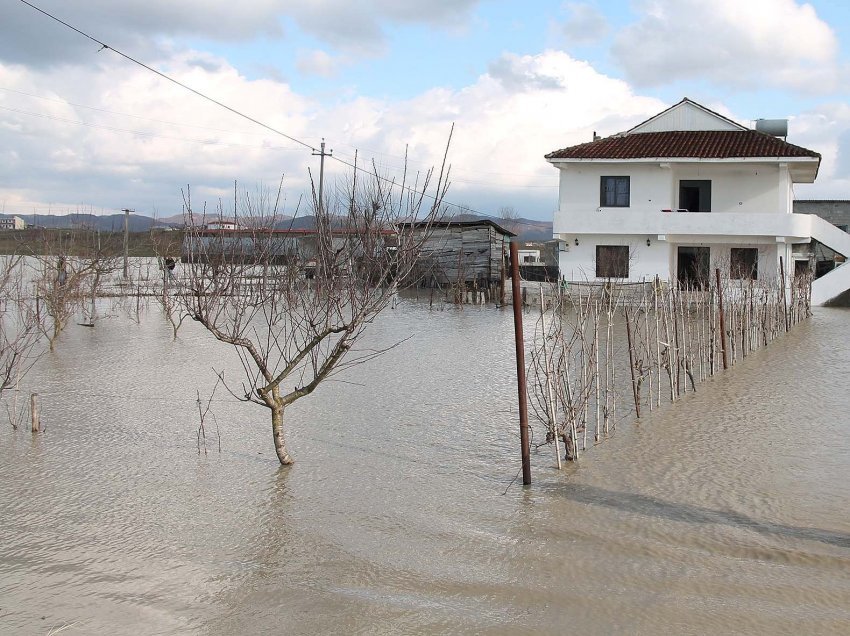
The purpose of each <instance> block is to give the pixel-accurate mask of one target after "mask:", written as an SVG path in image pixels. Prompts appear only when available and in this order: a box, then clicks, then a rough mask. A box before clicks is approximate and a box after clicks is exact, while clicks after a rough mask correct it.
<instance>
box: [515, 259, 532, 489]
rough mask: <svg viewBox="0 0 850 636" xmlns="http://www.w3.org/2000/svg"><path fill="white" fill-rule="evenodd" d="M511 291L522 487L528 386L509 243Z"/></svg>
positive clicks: (527, 480)
mask: <svg viewBox="0 0 850 636" xmlns="http://www.w3.org/2000/svg"><path fill="white" fill-rule="evenodd" d="M510 249H511V291H512V292H513V293H512V300H513V306H514V339H515V341H516V379H517V394H518V397H519V437H520V447H521V452H522V485H523V486H530V485H531V448H530V446H529V443H528V385H527V384H526V381H525V341H524V339H523V336H522V291H521V290H520V283H519V256H518V254H517V244H516V243H514V242H511V247H510Z"/></svg>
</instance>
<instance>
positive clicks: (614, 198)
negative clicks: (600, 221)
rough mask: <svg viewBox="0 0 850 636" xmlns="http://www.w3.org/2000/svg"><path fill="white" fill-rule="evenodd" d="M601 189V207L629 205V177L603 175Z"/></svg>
mask: <svg viewBox="0 0 850 636" xmlns="http://www.w3.org/2000/svg"><path fill="white" fill-rule="evenodd" d="M599 191H600V195H599V207H600V208H627V207H629V177H602V182H601V184H600V188H599Z"/></svg>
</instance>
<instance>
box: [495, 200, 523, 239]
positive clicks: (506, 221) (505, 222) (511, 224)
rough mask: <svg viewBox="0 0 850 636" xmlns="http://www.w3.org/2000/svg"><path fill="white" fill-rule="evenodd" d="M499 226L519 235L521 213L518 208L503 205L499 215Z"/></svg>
mask: <svg viewBox="0 0 850 636" xmlns="http://www.w3.org/2000/svg"><path fill="white" fill-rule="evenodd" d="M497 217H498V220H499V225H501V226H502V227H503V228H505V229H506V230H507V231H508V232H511V233H513V234H518V233H519V232H518V230H519V225H520V224H519V213H518V212H517V211H516V208H514V207H513V206H510V205H503V206H502V207H500V208H499V211H498V213H497Z"/></svg>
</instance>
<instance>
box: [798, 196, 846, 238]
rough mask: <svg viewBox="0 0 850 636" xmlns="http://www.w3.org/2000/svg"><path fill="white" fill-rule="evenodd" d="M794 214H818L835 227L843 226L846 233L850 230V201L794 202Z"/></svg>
mask: <svg viewBox="0 0 850 636" xmlns="http://www.w3.org/2000/svg"><path fill="white" fill-rule="evenodd" d="M794 212H795V213H798V214H816V215H818V216H819V217H820V218H822V219H824V220H826V221H829V222H830V223H832V224H833V225H837V226H841V229H843V230H844V231H845V232H847V231H848V229H850V201H841V200H811V201H794Z"/></svg>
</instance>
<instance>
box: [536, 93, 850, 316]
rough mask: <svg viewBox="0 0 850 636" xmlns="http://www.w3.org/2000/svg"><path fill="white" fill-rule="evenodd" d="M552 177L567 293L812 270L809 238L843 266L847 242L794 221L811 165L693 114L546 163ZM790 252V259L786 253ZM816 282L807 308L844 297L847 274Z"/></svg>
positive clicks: (760, 136) (830, 229)
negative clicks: (569, 285)
mask: <svg viewBox="0 0 850 636" xmlns="http://www.w3.org/2000/svg"><path fill="white" fill-rule="evenodd" d="M546 159H547V160H548V161H549V162H550V163H551V164H552V165H553V166H555V167H556V168H558V170H559V172H560V196H559V207H558V210H557V211H556V213H555V218H554V224H553V232H554V236H555V238H557V239H558V240H559V245H560V252H559V266H560V272H561V276H562V277H563V278H564V279H566V280H567V281H602V280H608V279H610V278H617V279H622V280H626V281H642V280H652V279H654V278H655V277H656V276H658V277H660V278H661V279H662V280H673V281H679V282H681V283H686V284H693V285H700V284H701V283H702V282H704V281H705V280H706V279H707V277H708V276H709V275H710V274H711V273H712V272H713V270H714V268H715V267H720V268H722V271H723V273H724V275H729V276H732V277H733V278H735V277H737V278H751V277H753V278H775V277H776V276H777V275H778V272H779V271H780V259H781V261H782V266H783V268H784V270H785V272H786V276H787V277H790V276H793V275H794V274H795V273H800V272H802V271H803V270H804V269H807V268H809V267H810V263H809V260H808V252H807V251H806V250H802V249H800V248H801V246H802V245H805V244H808V243H810V242H811V240H812V239H813V238H814V239H816V240H818V241H820V242H821V243H823V244H824V245H827V246H828V247H830V248H831V249H833V250H835V251H836V252H838V253H840V254H844V255H848V254H850V236H848V235H847V234H846V233H844V232H841V231H840V230H838V229H837V228H835V227H834V226H832V225H830V224H829V223H827V222H825V221H823V220H822V219H820V218H819V217H817V216H814V215H805V214H794V213H793V199H794V189H793V188H794V184H795V183H812V182H813V181H814V180H815V177H816V176H817V173H818V168H819V167H820V160H821V157H820V155H819V154H818V153H816V152H813V151H811V150H807V149H806V148H802V147H800V146H795V145H794V144H790V143H787V142H786V141H784V140H783V139H780V138H779V137H776V136H774V135H771V134H767V133H765V132H761V131H759V130H753V129H750V128H747V127H746V126H742V125H741V124H738V123H737V122H734V121H732V120H730V119H728V118H726V117H723V116H722V115H720V114H718V113H715V112H713V111H711V110H709V109H707V108H705V107H703V106H701V105H699V104H697V103H696V102H693V101H691V100H689V99H683V100H682V101H681V102H679V103H678V104H676V105H674V106H672V107H670V108H668V109H667V110H665V111H663V112H661V113H659V114H658V115H655V116H654V117H652V118H650V119H648V120H647V121H645V122H643V123H641V124H638V125H637V126H635V127H634V128H632V129H631V130H628V131H626V132H624V133H620V134H616V135H613V136H610V137H605V138H596V139H595V140H594V141H592V142H589V143H584V144H580V145H577V146H571V147H569V148H563V149H561V150H556V151H554V152H551V153H549V154H548V155H546ZM795 246H796V247H795ZM844 270H845V268H844V267H841V268H839V269H836V270H835V271H834V272H830V273H829V274H828V275H827V276H824V277H823V278H822V279H819V280H818V281H815V285H814V286H813V290H812V299H813V302H815V303H816V304H821V303H823V302H827V301H829V300H831V299H833V298H834V297H836V296H838V295H839V294H841V293H842V292H844V291H846V290H847V289H850V267H848V268H846V271H844Z"/></svg>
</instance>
